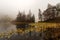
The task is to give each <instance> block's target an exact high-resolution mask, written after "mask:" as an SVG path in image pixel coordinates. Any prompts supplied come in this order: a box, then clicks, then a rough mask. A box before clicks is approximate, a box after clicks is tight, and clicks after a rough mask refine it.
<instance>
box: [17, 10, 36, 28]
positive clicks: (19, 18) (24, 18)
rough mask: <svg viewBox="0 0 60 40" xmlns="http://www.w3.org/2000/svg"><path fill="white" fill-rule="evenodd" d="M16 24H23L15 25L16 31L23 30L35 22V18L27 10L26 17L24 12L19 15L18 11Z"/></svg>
mask: <svg viewBox="0 0 60 40" xmlns="http://www.w3.org/2000/svg"><path fill="white" fill-rule="evenodd" d="M16 22H24V23H23V24H17V25H16V28H17V29H19V28H23V29H25V28H26V27H28V26H29V23H31V22H35V17H34V15H33V16H32V12H31V10H29V14H28V15H25V12H22V13H21V12H20V11H19V13H18V15H17V18H16Z"/></svg>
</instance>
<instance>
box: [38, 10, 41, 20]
mask: <svg viewBox="0 0 60 40" xmlns="http://www.w3.org/2000/svg"><path fill="white" fill-rule="evenodd" d="M38 17H39V20H40V21H42V14H41V10H40V9H39V13H38Z"/></svg>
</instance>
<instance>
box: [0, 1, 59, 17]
mask: <svg viewBox="0 0 60 40" xmlns="http://www.w3.org/2000/svg"><path fill="white" fill-rule="evenodd" d="M48 3H49V4H51V5H56V4H57V3H60V0H0V15H9V16H11V17H14V18H15V17H16V16H17V14H18V12H19V11H21V12H23V11H25V13H26V14H28V12H29V10H31V12H32V13H33V14H35V15H36V17H37V14H38V9H41V11H42V12H43V11H44V10H46V8H47V5H48Z"/></svg>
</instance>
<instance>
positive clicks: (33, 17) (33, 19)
mask: <svg viewBox="0 0 60 40" xmlns="http://www.w3.org/2000/svg"><path fill="white" fill-rule="evenodd" d="M31 19H32V22H35V16H34V14H33V16H32V18H31Z"/></svg>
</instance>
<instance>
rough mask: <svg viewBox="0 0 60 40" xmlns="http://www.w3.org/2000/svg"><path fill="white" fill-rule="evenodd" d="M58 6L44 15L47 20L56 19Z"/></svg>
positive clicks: (48, 9)
mask: <svg viewBox="0 0 60 40" xmlns="http://www.w3.org/2000/svg"><path fill="white" fill-rule="evenodd" d="M56 11H57V10H56V6H53V7H51V8H47V9H46V10H45V11H44V12H43V15H44V17H45V20H49V19H55V15H56V14H57V12H56Z"/></svg>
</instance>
